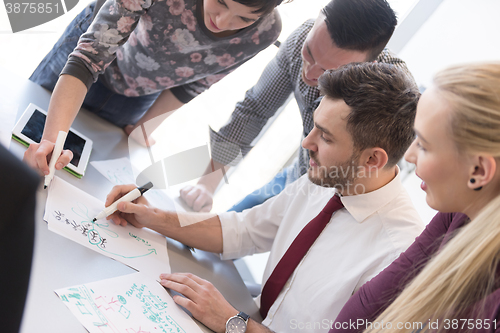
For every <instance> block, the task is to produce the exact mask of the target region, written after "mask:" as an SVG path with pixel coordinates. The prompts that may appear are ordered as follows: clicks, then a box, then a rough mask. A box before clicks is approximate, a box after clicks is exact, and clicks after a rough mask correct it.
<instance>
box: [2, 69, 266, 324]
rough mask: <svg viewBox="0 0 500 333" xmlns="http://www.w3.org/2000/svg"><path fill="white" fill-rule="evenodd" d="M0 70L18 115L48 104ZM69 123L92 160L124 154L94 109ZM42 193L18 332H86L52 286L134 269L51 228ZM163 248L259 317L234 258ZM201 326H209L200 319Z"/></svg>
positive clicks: (120, 140)
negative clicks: (85, 141)
mask: <svg viewBox="0 0 500 333" xmlns="http://www.w3.org/2000/svg"><path fill="white" fill-rule="evenodd" d="M0 75H1V76H2V78H3V79H2V80H1V81H0V99H8V100H10V101H13V102H14V103H16V104H17V105H18V115H17V118H18V119H19V117H20V116H21V114H22V113H23V112H24V110H25V109H26V107H27V106H28V104H29V103H34V104H36V105H38V106H39V107H41V108H43V109H45V110H47V109H48V105H49V100H50V93H49V92H48V91H47V90H45V89H43V88H41V87H40V86H38V85H37V84H34V83H32V82H31V81H28V80H26V79H22V78H19V77H17V76H16V75H15V74H13V73H11V72H9V71H8V70H7V69H4V68H1V67H0ZM72 127H73V128H74V129H76V130H77V131H79V132H81V133H83V134H84V135H86V136H88V137H89V138H90V139H92V140H93V142H94V146H93V150H92V153H91V157H90V161H100V160H108V159H114V158H120V157H128V148H127V138H126V137H125V135H124V133H123V131H122V130H121V129H119V128H117V127H115V126H113V125H111V124H110V123H108V122H106V121H105V120H103V119H101V118H99V117H97V116H95V115H94V114H92V113H90V112H88V111H86V110H82V111H81V112H80V113H79V114H78V116H77V118H76V120H75V122H74V123H73V125H72ZM25 150H26V148H25V147H24V146H22V145H21V144H19V143H18V142H15V141H12V142H11V144H10V151H11V152H12V153H13V154H15V155H16V156H18V157H20V158H21V157H22V156H23V154H24V151H25ZM56 175H57V176H59V177H61V178H62V179H64V180H65V181H67V182H69V183H71V184H73V185H75V186H77V187H78V188H80V189H82V190H84V191H86V192H87V193H89V194H91V195H93V196H95V197H97V198H101V199H104V198H105V196H106V195H107V193H108V192H109V190H110V189H111V188H112V186H113V185H112V184H111V183H110V182H109V181H108V180H107V179H106V178H105V177H104V176H102V175H101V174H100V173H99V172H98V171H97V170H96V169H95V168H94V167H92V166H91V165H89V166H88V167H87V170H86V173H85V176H84V177H83V178H82V179H77V178H76V177H74V176H72V175H70V174H69V173H68V172H65V171H57V172H56ZM46 198H47V192H46V191H45V190H43V186H42V187H41V188H40V189H39V190H38V193H37V210H36V217H35V247H34V254H33V264H32V269H31V277H30V286H29V290H28V297H27V301H26V307H25V311H24V317H23V322H22V326H21V332H23V333H28V332H29V333H32V332H51V333H56V332H64V333H67V332H87V331H86V330H85V328H84V327H83V326H82V325H81V324H80V322H79V321H78V320H77V319H76V317H74V316H73V315H72V314H71V312H70V311H69V310H68V309H67V308H66V306H65V305H64V304H63V302H61V301H60V300H59V298H58V297H57V296H56V294H55V293H54V290H56V289H59V288H64V287H70V286H74V285H79V284H83V283H88V282H93V281H99V280H102V279H107V278H112V277H117V276H121V275H125V274H130V273H133V272H135V270H133V269H131V268H129V267H128V266H125V265H124V264H122V263H120V262H117V261H115V260H113V259H110V258H108V257H105V256H103V255H101V254H98V253H97V252H95V251H92V250H90V249H87V248H85V247H83V246H81V245H79V244H77V243H75V242H73V241H71V240H69V239H66V238H64V237H61V236H59V235H57V234H55V233H53V232H51V231H49V230H48V228H47V223H46V222H45V221H43V218H42V216H43V212H44V208H45V200H46ZM167 248H168V254H169V258H170V266H171V269H172V272H191V273H193V274H196V275H198V276H200V277H201V278H203V279H206V280H208V281H210V282H212V283H213V284H214V285H215V287H217V288H218V289H219V290H220V291H221V293H222V294H223V295H224V297H226V299H227V300H228V301H229V302H230V303H231V304H232V305H233V306H234V307H235V308H236V309H238V310H241V311H244V312H246V313H248V314H250V316H251V317H252V318H254V319H256V320H260V319H261V317H260V315H259V313H258V308H257V306H256V304H255V303H254V301H253V299H252V297H251V295H250V292H249V291H248V290H247V288H246V286H245V284H244V283H243V280H242V279H241V277H240V275H239V273H238V271H237V270H236V268H235V266H234V264H233V262H232V261H222V260H220V258H219V256H218V255H216V254H213V253H208V252H204V251H200V250H197V251H196V252H195V253H192V252H190V251H189V250H188V249H187V248H186V247H185V246H184V245H182V244H180V243H179V242H177V241H174V240H171V239H168V238H167ZM201 327H202V329H203V330H204V331H208V329H206V328H205V327H204V326H203V325H201Z"/></svg>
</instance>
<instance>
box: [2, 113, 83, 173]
mask: <svg viewBox="0 0 500 333" xmlns="http://www.w3.org/2000/svg"><path fill="white" fill-rule="evenodd" d="M46 118H47V112H45V111H44V110H43V109H41V108H39V107H38V106H36V105H35V104H30V105H28V107H27V108H26V111H24V114H23V115H22V116H21V119H19V121H18V122H17V124H16V126H14V129H13V130H12V137H13V138H14V139H15V140H16V141H19V142H20V143H22V144H24V145H25V146H29V145H30V144H31V143H35V142H36V143H40V140H41V139H42V133H43V127H44V126H45V119H46ZM64 149H69V150H71V151H72V152H73V159H72V160H71V162H70V163H69V164H68V165H67V166H66V167H65V168H64V169H65V170H66V171H68V172H69V173H71V174H73V175H74V176H76V177H78V178H82V177H83V175H84V174H85V169H86V168H87V165H88V163H89V159H90V151H91V150H92V140H90V139H89V138H87V137H86V136H85V135H83V134H81V133H80V132H77V131H75V130H74V129H73V128H70V130H69V133H68V136H67V137H66V142H65V143H64Z"/></svg>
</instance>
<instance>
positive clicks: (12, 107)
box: [0, 100, 18, 149]
mask: <svg viewBox="0 0 500 333" xmlns="http://www.w3.org/2000/svg"><path fill="white" fill-rule="evenodd" d="M17 108H18V105H17V104H16V103H14V102H10V101H6V100H4V101H2V100H0V143H1V144H3V145H4V146H5V148H7V149H9V146H10V141H11V140H12V129H13V128H14V125H15V124H16V116H17Z"/></svg>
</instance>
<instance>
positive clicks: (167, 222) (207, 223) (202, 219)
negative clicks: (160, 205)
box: [148, 211, 222, 253]
mask: <svg viewBox="0 0 500 333" xmlns="http://www.w3.org/2000/svg"><path fill="white" fill-rule="evenodd" d="M148 227H149V228H150V229H153V230H155V231H157V232H159V233H161V234H163V235H165V236H167V237H170V238H173V239H175V240H177V241H179V242H181V243H183V244H185V245H187V246H189V247H193V248H197V249H200V250H203V251H208V252H214V253H222V227H221V222H220V219H219V216H218V215H215V214H210V213H181V212H179V213H178V212H170V211H168V212H163V218H162V219H161V220H158V221H156V222H153V223H151V224H150V225H149V226H148Z"/></svg>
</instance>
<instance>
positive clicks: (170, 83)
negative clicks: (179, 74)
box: [156, 76, 175, 87]
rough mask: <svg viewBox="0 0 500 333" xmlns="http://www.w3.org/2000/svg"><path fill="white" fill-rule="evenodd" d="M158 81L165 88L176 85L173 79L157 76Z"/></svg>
mask: <svg viewBox="0 0 500 333" xmlns="http://www.w3.org/2000/svg"><path fill="white" fill-rule="evenodd" d="M156 81H158V83H159V84H160V86H163V87H171V86H173V85H174V84H175V82H174V80H172V79H171V78H169V77H167V76H164V77H159V76H157V77H156Z"/></svg>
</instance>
